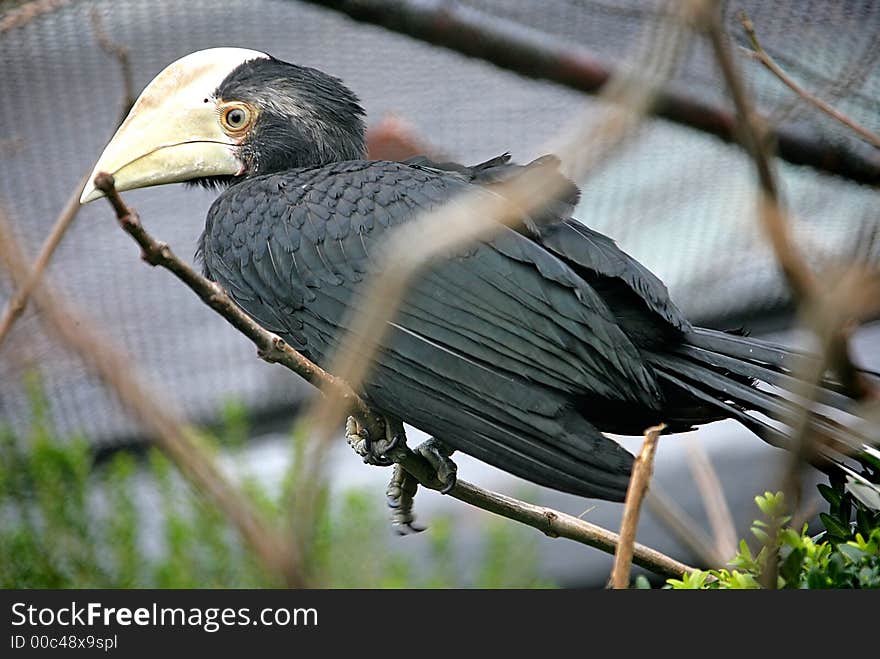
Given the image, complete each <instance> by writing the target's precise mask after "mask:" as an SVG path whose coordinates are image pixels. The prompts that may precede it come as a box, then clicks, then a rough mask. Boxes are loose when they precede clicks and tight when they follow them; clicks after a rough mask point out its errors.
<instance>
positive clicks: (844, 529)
mask: <svg viewBox="0 0 880 659" xmlns="http://www.w3.org/2000/svg"><path fill="white" fill-rule="evenodd" d="M819 519H821V520H822V523H823V524H824V525H825V528H826V529H828V533H830V534H831V535H833V536H837V537H838V538H844V539H845V538H848V537H849V536H850V530H849V527H848V526H844V525H843V524H841V523H840V522H839V521H837V520H836V519H835V518H834V517H832V516H831V515H829V514H828V513H819Z"/></svg>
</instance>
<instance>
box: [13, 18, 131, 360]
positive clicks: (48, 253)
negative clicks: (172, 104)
mask: <svg viewBox="0 0 880 659" xmlns="http://www.w3.org/2000/svg"><path fill="white" fill-rule="evenodd" d="M63 4H64V3H59V2H48V3H47V2H34V3H30V4H29V5H27V7H29V8H31V11H34V10H35V9H34V8H35V7H36V6H40V7H41V9H42V10H45V11H53V10H54V9H56V8H58V7H59V6H61V5H63ZM36 15H39V14H34V13H28V14H27V16H29V17H30V18H33V17H34V16H36ZM91 17H92V28H93V29H94V32H95V38H96V39H97V40H98V44H99V45H100V46H101V49H102V50H104V52H106V53H107V54H108V55H110V56H112V57H113V58H115V59H116V61H117V62H118V63H119V68H120V70H121V71H122V100H121V102H120V104H119V119H118V121H117V127H118V126H119V125H120V124H121V123H122V122H123V121H124V120H125V117H126V115H127V114H128V111H129V109H130V108H131V106H132V105H133V104H134V101H135V98H134V79H133V76H132V72H131V63H130V61H129V52H128V48H126V47H125V46H123V45H121V44H118V43H115V42H114V41H113V40H111V39H110V37H109V36H108V35H107V33H106V31H105V30H104V27H103V25H102V23H101V15H100V14H99V13H98V11H97V9H93V10H92V14H91ZM30 18H29V19H28V20H30ZM16 25H18V24H16ZM0 33H2V30H0ZM91 171H92V170H91V168H89V171H88V172H87V173H86V174H85V175H84V176H83V178H82V180H81V181H80V182H79V183H77V185H76V188H74V191H73V193H72V194H71V195H70V198H69V199H68V200H67V203H66V204H64V208H63V209H62V210H61V212H60V213H59V214H58V217H57V218H56V220H55V222H54V223H53V224H52V229H51V230H50V231H49V235H48V236H46V239H45V240H44V241H43V245H42V246H41V247H40V253H39V254H38V255H37V259H36V260H35V261H34V265H33V267H32V268H31V271H30V272H29V273H28V276H27V277H25V278H24V279H23V280H22V282H21V284H20V286H19V288H18V290H17V291H15V292H14V294H13V295H12V297H11V298H10V299H9V302H8V303H7V304H6V307H5V308H4V309H3V314H2V316H0V346H2V345H3V341H4V340H5V339H6V337H7V335H8V334H9V331H10V330H11V329H12V326H13V325H14V324H15V321H16V320H18V318H19V317H20V316H21V314H22V313H23V312H24V310H25V308H26V307H27V301H28V298H29V297H30V296H31V294H32V293H33V290H34V288H36V286H37V284H38V283H39V282H40V279H41V278H42V277H43V275H44V273H45V272H46V269H47V268H48V267H49V263H50V262H51V261H52V257H53V256H54V255H55V251H56V250H57V249H58V246H59V245H60V244H61V241H62V239H63V238H64V236H65V234H66V233H67V230H68V229H69V228H70V226H71V225H72V224H73V221H74V220H75V219H76V216H77V214H78V213H79V209H80V204H79V198H80V195H81V194H82V191H83V188H84V187H85V185H86V183H87V182H88V180H89V176H90V174H91Z"/></svg>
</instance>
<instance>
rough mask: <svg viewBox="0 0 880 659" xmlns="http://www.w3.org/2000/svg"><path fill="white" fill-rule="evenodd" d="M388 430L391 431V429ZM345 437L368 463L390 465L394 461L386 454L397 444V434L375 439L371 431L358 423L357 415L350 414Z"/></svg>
mask: <svg viewBox="0 0 880 659" xmlns="http://www.w3.org/2000/svg"><path fill="white" fill-rule="evenodd" d="M386 426H387V424H386ZM388 432H389V433H390V431H388ZM345 439H346V440H347V441H348V445H349V446H351V448H352V449H354V452H355V453H357V454H358V455H359V456H361V457H362V458H363V459H364V462H365V463H367V464H371V465H375V466H377V467H388V466H390V465H391V464H393V462H394V461H393V460H392V459H391V458H390V457H388V456H387V455H386V454H387V453H388V452H389V451H390V450H392V449H393V448H395V447H396V446H397V444H398V436H397V434H394V435H393V436H391V437H390V438H386V439H380V440H374V439H373V438H372V437H371V436H370V431H369V430H367V428H366V427H365V426H362V425H361V424H360V423H358V420H357V419H356V418H355V417H353V416H350V417H348V419H346V421H345Z"/></svg>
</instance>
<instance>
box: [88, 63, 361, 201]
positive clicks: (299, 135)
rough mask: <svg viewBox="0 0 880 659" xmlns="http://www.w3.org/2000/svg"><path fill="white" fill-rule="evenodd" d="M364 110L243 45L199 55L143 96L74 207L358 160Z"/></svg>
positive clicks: (324, 83) (330, 84) (340, 88)
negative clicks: (106, 183)
mask: <svg viewBox="0 0 880 659" xmlns="http://www.w3.org/2000/svg"><path fill="white" fill-rule="evenodd" d="M362 117H363V110H362V109H361V106H360V105H359V104H358V99H357V97H356V96H355V95H354V94H353V93H352V92H351V90H349V89H348V88H347V87H345V85H343V84H342V83H341V82H340V81H339V80H338V79H336V78H334V77H332V76H329V75H327V74H325V73H322V72H320V71H317V70H315V69H310V68H306V67H301V66H296V65H294V64H288V63H287V62H282V61H280V60H277V59H275V58H273V57H271V56H270V55H267V54H266V53H261V52H258V51H255V50H246V49H243V48H211V49H208V50H200V51H198V52H195V53H192V54H190V55H187V56H186V57H183V58H181V59H179V60H177V61H176V62H173V63H172V64H170V65H169V66H168V67H166V68H165V69H164V70H163V71H162V72H161V73H160V74H159V75H157V76H156V77H155V78H154V79H153V81H152V82H150V84H149V85H147V87H146V88H145V89H144V91H143V92H142V93H141V95H140V96H139V97H138V99H137V101H136V102H135V104H134V106H132V108H131V112H129V114H128V117H126V119H125V121H124V122H123V123H122V125H121V126H120V127H119V130H117V131H116V134H115V135H114V136H113V139H111V140H110V143H109V144H108V145H107V147H106V148H105V149H104V153H102V154H101V157H100V158H99V159H98V163H97V164H96V165H95V169H94V171H93V172H92V176H91V179H90V180H89V183H88V184H87V185H86V187H85V190H83V193H82V197H81V198H80V203H86V202H89V201H92V200H94V199H98V198H99V197H101V196H103V193H102V192H101V191H100V190H98V189H96V188H95V186H94V183H93V179H94V177H95V176H96V175H97V174H98V173H99V172H107V173H109V174H112V175H113V177H114V179H115V181H116V189H117V190H120V191H122V190H132V189H135V188H144V187H147V186H151V185H161V184H163V183H177V182H181V181H187V182H193V183H197V184H204V185H215V184H224V183H231V182H234V181H235V180H237V179H240V178H244V177H248V176H256V175H259V174H268V173H271V172H277V171H283V170H286V169H292V168H295V167H312V166H318V165H323V164H327V163H331V162H335V161H338V160H352V159H357V158H362V157H363V156H364V125H363V120H362Z"/></svg>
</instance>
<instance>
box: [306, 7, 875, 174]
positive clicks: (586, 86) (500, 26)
mask: <svg viewBox="0 0 880 659" xmlns="http://www.w3.org/2000/svg"><path fill="white" fill-rule="evenodd" d="M306 1H307V2H309V3H310V4H314V5H318V6H321V7H325V8H327V9H330V10H333V11H336V12H339V13H342V14H345V15H347V16H349V17H351V18H352V19H354V20H357V21H362V22H364V23H370V24H373V25H379V26H382V27H384V28H386V29H388V30H392V31H395V32H399V33H401V34H406V35H409V36H411V37H414V38H416V39H420V40H422V41H425V42H427V43H431V44H434V45H437V46H441V47H444V48H448V49H449V50H452V51H455V52H458V53H461V54H463V55H467V56H469V57H476V58H480V59H483V60H485V61H488V62H491V63H492V64H495V65H496V66H498V67H501V68H503V69H507V70H510V71H514V72H516V73H518V74H520V75H525V76H529V77H532V78H539V79H543V80H550V81H553V82H556V83H559V84H561V85H565V86H567V87H570V88H572V89H576V90H578V91H581V92H584V93H587V94H595V93H597V92H598V91H599V90H601V89H602V87H603V86H604V85H605V83H606V82H607V81H608V80H609V79H611V78H612V77H614V76H615V75H617V73H618V72H617V71H615V69H614V68H612V67H610V66H608V65H607V64H606V63H605V62H603V61H602V60H601V59H600V58H599V57H598V56H596V55H594V54H592V53H590V52H588V51H587V50H585V49H583V48H577V49H574V48H572V47H570V46H569V47H564V48H563V47H560V46H554V45H552V44H548V43H547V41H545V40H540V39H537V38H534V37H531V36H529V35H528V34H527V33H526V32H525V31H523V30H515V29H509V28H507V27H505V25H504V22H503V21H498V20H494V21H490V20H487V18H486V17H485V16H484V15H482V14H481V13H480V12H478V11H474V10H471V9H468V8H464V7H461V6H458V5H457V4H455V3H447V2H442V1H441V0H434V1H428V2H419V3H411V2H394V1H393V0H306ZM675 4H681V3H675ZM669 17H670V19H673V20H674V19H676V16H675V15H674V13H673V12H669ZM651 111H652V113H653V114H654V115H655V116H658V117H662V118H663V119H668V120H669V121H672V122H675V123H677V124H680V125H684V126H687V127H688V128H692V129H695V130H699V131H702V132H704V133H709V134H711V135H714V136H716V137H718V138H720V139H721V140H723V141H725V142H731V143H736V142H737V136H736V127H737V121H736V117H735V116H733V115H731V114H730V113H729V112H728V111H727V110H725V109H724V108H720V107H717V106H715V105H710V104H707V103H705V102H702V101H700V100H699V99H697V98H694V97H693V96H688V95H685V94H682V93H679V92H676V91H673V90H671V89H662V90H659V93H658V96H657V99H656V103H655V104H654V105H653V106H652V108H651ZM772 139H773V141H774V142H775V143H776V144H777V147H778V155H779V157H780V158H782V159H784V160H787V161H789V162H791V163H794V164H796V165H808V166H810V167H813V168H814V169H817V170H819V171H825V172H829V173H831V174H835V175H837V176H842V177H845V178H848V179H850V180H852V181H857V182H859V183H867V184H869V185H877V184H878V183H880V158H877V159H875V158H865V157H863V156H861V155H859V154H857V153H855V152H853V151H852V150H851V149H848V148H846V147H844V146H839V145H835V144H830V143H828V142H827V141H823V140H821V139H817V138H810V137H804V136H802V135H799V134H797V133H795V132H792V131H788V130H785V129H780V130H779V131H778V132H776V133H775V134H773V135H772Z"/></svg>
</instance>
